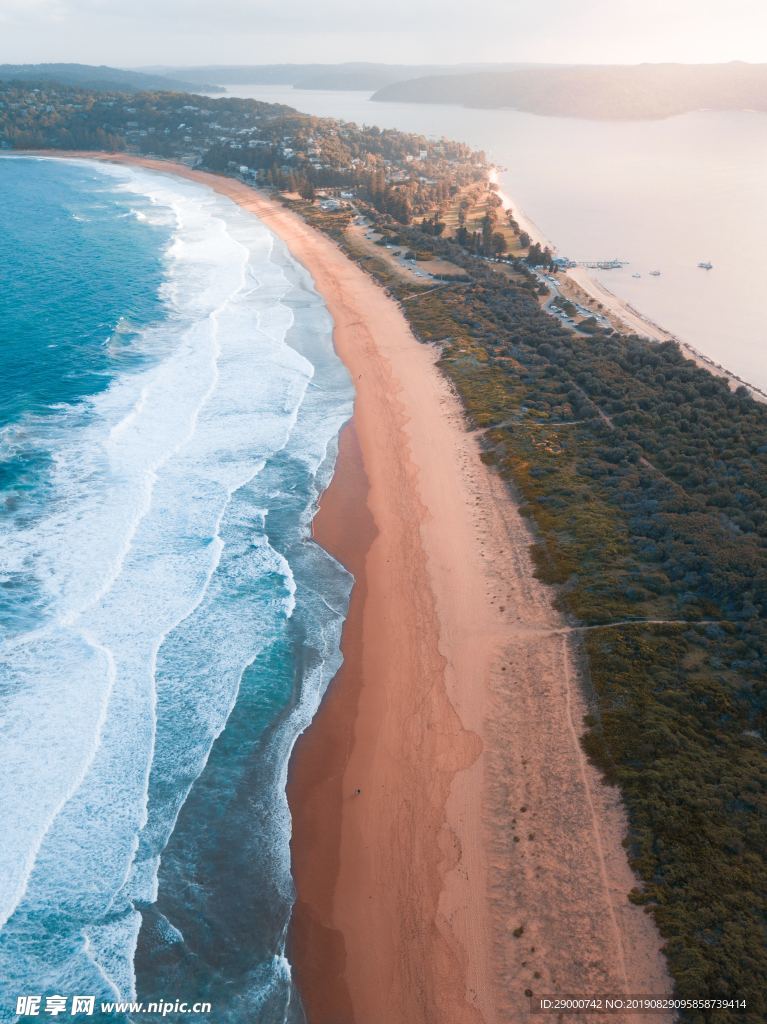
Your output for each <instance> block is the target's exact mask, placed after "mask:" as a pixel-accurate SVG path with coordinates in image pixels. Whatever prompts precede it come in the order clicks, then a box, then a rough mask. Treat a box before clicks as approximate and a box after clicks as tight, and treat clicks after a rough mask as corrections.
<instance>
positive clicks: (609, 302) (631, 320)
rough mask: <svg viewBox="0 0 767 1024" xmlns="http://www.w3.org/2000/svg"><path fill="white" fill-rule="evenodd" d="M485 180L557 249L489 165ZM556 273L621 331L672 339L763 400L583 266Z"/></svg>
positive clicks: (539, 238) (523, 224) (533, 232)
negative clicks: (495, 187)
mask: <svg viewBox="0 0 767 1024" xmlns="http://www.w3.org/2000/svg"><path fill="white" fill-rule="evenodd" d="M488 180H489V182H490V183H492V184H495V185H497V186H498V189H497V194H498V196H499V197H500V199H501V202H502V204H503V209H504V210H511V211H512V212H513V214H514V219H515V220H516V221H517V223H518V224H519V226H520V228H521V229H522V230H523V231H525V232H526V233H527V234H528V235H529V236H530V238H531V239H532V241H533V242H537V243H538V244H539V245H540V246H541V247H542V248H549V249H550V250H551V252H552V253H556V252H557V251H558V247H557V245H556V244H555V243H554V242H552V241H551V240H550V239H548V238H547V237H546V236H545V235H544V234H543V232H542V231H541V229H540V228H539V227H538V225H537V224H536V223H535V221H533V220H531V219H530V217H528V216H527V214H526V213H524V211H523V210H522V208H521V207H520V206H519V204H518V203H516V202H515V201H514V199H513V198H512V197H511V196H510V195H509V193H508V192H505V191H504V190H503V189H502V188H501V187H500V183H499V181H498V172H497V170H495V169H493V170H492V171H491V172H490V176H489V179H488ZM560 275H561V277H564V278H566V279H567V280H569V281H572V282H573V284H574V285H575V287H576V288H577V289H579V290H580V291H581V292H582V293H584V294H585V296H586V299H587V300H590V301H592V302H593V303H595V304H597V305H601V306H603V307H604V309H605V314H606V315H607V317H608V318H610V319H611V320H612V322H613V325H614V326H615V327H616V329H618V330H621V329H622V333H627V334H638V335H640V337H645V338H649V339H650V340H651V341H657V342H665V341H673V342H674V343H675V344H676V345H678V346H679V349H680V350H681V352H682V354H683V355H684V356H686V358H687V359H690V360H691V361H692V362H693V363H695V365H696V366H700V367H701V368H702V369H704V370H708V372H709V373H712V374H713V375H714V376H715V377H722V378H723V379H724V380H726V381H727V382H728V384H729V386H730V389H731V390H733V391H734V390H736V388H738V387H744V388H747V389H748V391H749V393H750V394H751V397H752V398H753V399H754V400H755V401H757V402H767V391H764V390H762V388H760V387H758V386H757V385H756V384H751V383H749V381H747V380H744V379H743V378H742V377H739V376H738V375H737V374H736V373H733V372H732V371H731V370H728V369H727V367H725V366H722V364H721V363H717V362H716V361H715V360H714V359H712V358H711V357H710V356H707V355H704V353H703V352H700V351H699V350H698V349H696V348H695V347H694V346H693V345H692V344H690V342H688V341H683V340H682V339H681V338H680V337H678V336H677V335H675V334H673V333H672V332H671V331H667V330H666V329H665V327H661V325H660V324H658V323H656V322H655V321H654V320H652V319H651V318H650V317H649V316H647V315H646V314H644V313H642V312H641V311H640V310H638V309H636V308H635V307H634V306H632V305H631V303H630V302H628V301H627V300H625V299H621V298H620V297H619V296H618V295H616V294H615V292H613V291H611V290H610V289H609V288H608V287H607V286H606V285H605V284H603V283H602V282H601V281H598V280H597V279H596V278H595V277H592V275H591V274H590V273H589V272H588V270H587V269H586V268H585V267H570V268H568V269H567V270H564V271H561V272H560Z"/></svg>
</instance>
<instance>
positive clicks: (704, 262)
mask: <svg viewBox="0 0 767 1024" xmlns="http://www.w3.org/2000/svg"><path fill="white" fill-rule="evenodd" d="M698 266H699V267H700V269H701V270H713V268H714V264H713V263H709V261H708V260H701V262H700V263H699V264H698Z"/></svg>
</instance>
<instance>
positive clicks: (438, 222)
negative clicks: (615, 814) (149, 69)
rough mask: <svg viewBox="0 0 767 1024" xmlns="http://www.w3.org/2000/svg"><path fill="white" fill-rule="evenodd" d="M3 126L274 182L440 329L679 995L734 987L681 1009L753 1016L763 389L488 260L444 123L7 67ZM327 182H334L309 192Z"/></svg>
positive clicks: (759, 840)
mask: <svg viewBox="0 0 767 1024" xmlns="http://www.w3.org/2000/svg"><path fill="white" fill-rule="evenodd" d="M105 105H106V106H105ZM151 129H155V130H151ZM102 133H103V135H102ZM104 138H106V139H107V140H108V142H104V141H103V139H104ZM0 143H4V144H5V145H6V146H13V147H22V146H23V147H33V146H37V147H49V146H54V147H62V148H69V147H95V146H103V145H107V144H109V145H114V146H115V147H116V148H129V149H132V150H133V151H137V152H141V153H146V154H148V155H160V156H163V155H165V156H174V157H177V158H182V159H187V161H188V162H195V163H197V164H200V165H203V166H205V167H207V168H209V169H213V170H219V171H223V172H224V173H229V174H235V175H237V176H239V177H241V178H243V179H244V180H246V181H248V180H249V181H254V182H259V183H263V184H272V185H274V186H275V187H277V188H280V189H282V190H286V191H290V193H291V196H292V198H291V200H290V201H291V204H292V205H293V206H294V208H295V209H297V210H298V211H299V212H300V213H302V214H303V215H304V216H305V217H306V218H307V219H309V220H310V221H311V222H312V223H314V224H316V225H317V226H318V227H319V228H321V229H322V230H324V231H326V232H327V233H328V234H329V235H331V236H332V237H333V238H334V239H336V240H337V241H338V243H339V244H340V245H341V246H342V247H345V248H346V251H347V252H348V253H349V254H350V256H352V258H355V259H357V260H358V261H360V262H361V263H362V265H363V266H364V267H365V269H366V270H367V271H368V272H369V273H371V274H372V275H373V276H374V277H376V278H377V279H378V280H379V281H380V282H381V283H382V284H383V285H384V287H386V288H387V289H388V290H389V292H390V293H391V294H392V295H393V296H394V297H395V298H396V299H397V300H398V301H399V302H400V303H401V305H402V308H403V310H404V312H405V314H406V316H407V317H408V319H409V321H410V323H411V324H412V326H413V329H414V331H415V332H416V334H417V336H418V337H419V338H421V339H422V340H423V341H425V342H432V343H435V344H438V345H439V346H440V351H441V360H440V364H441V366H442V368H443V370H444V372H445V373H446V374H447V376H448V377H449V379H450V380H451V381H452V383H453V384H454V386H455V388H456V390H457V392H458V394H459V395H460V396H461V399H462V401H463V403H464V407H465V409H466V415H467V418H468V421H469V425H470V427H471V428H473V429H475V430H476V431H477V432H478V436H479V437H480V439H481V443H482V447H483V458H484V460H485V462H486V463H487V464H488V465H490V466H492V467H493V468H494V470H495V471H497V472H498V473H499V474H500V475H501V476H502V477H503V478H504V479H505V480H506V481H507V482H508V484H509V486H510V487H511V488H513V490H514V492H515V493H516V494H517V495H518V497H519V498H520V500H521V503H522V509H523V512H524V513H525V514H526V515H527V516H528V518H529V521H530V523H531V526H532V528H533V532H534V536H535V545H534V550H533V554H534V559H535V564H536V569H537V572H538V574H539V576H540V578H541V579H543V580H544V581H546V582H548V583H550V584H552V585H553V586H555V587H556V588H557V589H556V593H557V601H558V603H559V606H560V608H561V610H562V612H563V613H564V614H565V615H566V616H567V617H568V619H569V621H570V622H571V623H572V624H573V626H574V627H575V629H576V632H577V634H578V635H580V636H581V637H582V649H583V651H584V654H585V655H586V661H587V665H588V677H589V678H588V683H589V686H590V688H591V690H592V692H593V700H592V710H591V713H590V715H589V717H588V720H587V722H586V726H587V732H586V735H585V740H584V743H585V747H586V750H587V752H588V754H589V756H590V757H591V758H592V760H593V761H594V763H595V764H597V765H599V767H600V768H601V770H602V771H603V772H604V774H605V776H606V778H607V779H608V780H609V781H610V782H611V783H614V784H616V785H618V786H620V788H621V791H622V794H623V797H624V800H625V803H626V807H627V811H628V816H629V833H628V836H627V848H628V852H629V856H630V860H631V863H632V865H633V867H634V868H635V870H636V872H637V874H638V876H639V878H640V879H641V885H640V886H638V887H637V889H636V891H635V892H634V893H633V894H632V899H633V900H634V901H635V902H637V903H639V904H643V905H644V906H645V907H646V908H647V911H648V912H650V913H652V914H653V915H654V917H655V920H656V921H657V923H658V927H659V929H660V932H661V934H662V936H663V938H664V941H665V948H666V953H667V956H668V961H669V965H670V969H671V973H672V975H673V977H674V981H675V985H676V990H677V994H678V995H680V996H684V997H690V998H698V997H701V996H721V997H724V998H734V997H738V998H745V999H746V1000H747V1001H748V1009H747V1011H745V1012H743V1011H739V1010H727V1009H723V1010H719V1011H716V1012H713V1013H712V1012H708V1011H706V1012H703V1011H693V1010H690V1011H686V1012H685V1013H684V1014H683V1015H682V1016H683V1017H684V1019H685V1020H687V1021H689V1022H692V1024H704V1022H708V1021H713V1022H716V1024H720V1022H721V1024H725V1022H729V1021H735V1020H738V1021H744V1020H747V1021H754V1022H756V1021H762V1020H764V1019H767V996H765V993H766V992H767V942H766V941H765V938H767V935H766V933H765V910H766V909H767V907H766V906H765V904H766V903H767V814H766V813H765V811H767V806H766V804H767V801H766V800H765V791H766V789H767V785H766V784H767V769H766V767H765V757H764V739H765V727H766V725H767V723H766V722H765V703H766V701H765V697H766V687H765V679H766V678H767V615H766V613H767V407H765V406H764V405H761V404H758V403H757V402H755V401H754V400H753V399H752V398H751V397H750V395H749V394H748V392H747V391H746V389H745V388H740V389H738V390H737V391H735V392H733V391H731V390H730V388H729V386H728V384H727V382H726V381H724V380H723V379H720V378H717V377H714V376H712V375H711V374H710V373H709V372H708V371H706V370H704V369H702V368H700V367H698V366H696V365H695V364H694V363H692V362H691V361H690V360H688V359H686V358H685V357H684V356H683V355H682V353H681V351H680V350H679V348H678V347H677V346H676V345H675V344H673V343H664V344H657V343H652V342H649V341H647V340H645V339H642V338H639V337H634V336H629V337H626V336H622V335H618V334H616V333H615V332H614V331H612V330H610V329H604V328H603V327H600V326H599V324H598V323H597V322H596V320H594V321H593V322H591V323H590V324H589V330H588V333H585V332H584V331H582V330H580V329H579V330H568V329H565V327H564V326H562V324H561V323H560V322H559V321H558V320H557V319H556V318H555V317H552V316H550V315H548V314H547V313H546V312H545V311H544V310H543V309H542V308H541V302H540V298H541V296H540V282H539V281H538V280H537V279H536V278H535V277H534V276H533V274H532V272H531V270H530V265H529V264H530V262H535V260H533V261H529V259H528V258H527V257H525V256H523V255H519V256H517V255H513V256H508V255H507V256H505V257H504V261H505V262H504V263H503V264H498V263H495V262H493V259H494V258H497V253H498V252H500V251H502V248H503V247H502V246H501V242H500V241H499V240H498V239H495V238H494V236H495V235H496V234H498V235H500V236H501V237H503V238H504V241H505V242H506V244H507V246H508V247H509V249H511V248H512V246H510V245H509V239H508V236H507V234H506V233H505V232H504V231H502V230H500V227H504V225H500V227H499V224H498V217H497V204H495V203H494V202H493V201H492V200H489V201H488V202H487V203H486V204H485V212H484V213H483V215H482V216H483V218H484V217H485V216H487V218H488V222H487V223H481V222H477V223H476V224H472V223H471V218H470V217H467V216H466V212H467V210H468V209H469V207H468V206H467V207H465V208H464V216H463V218H461V217H460V210H461V203H462V202H463V199H462V197H463V195H464V193H465V191H466V190H467V189H470V188H472V187H473V185H475V184H476V183H477V182H479V181H482V180H484V179H485V177H486V167H485V165H484V161H483V158H482V157H481V155H478V154H471V153H470V152H469V151H468V150H467V149H466V147H461V146H459V145H458V144H454V143H446V142H439V143H435V142H433V141H428V140H425V139H421V138H419V137H417V136H410V135H402V134H400V133H397V132H381V131H379V130H378V129H369V128H356V127H355V126H353V125H346V124H343V123H340V122H337V121H322V120H320V119H317V118H308V117H304V116H303V115H298V114H296V113H295V112H293V111H290V110H289V108H283V107H269V106H268V105H266V104H259V103H256V102H255V101H248V100H212V99H207V98H205V99H203V98H201V97H190V96H184V95H180V94H179V95H173V94H161V95H159V96H158V94H139V96H135V95H132V96H123V97H120V96H117V95H113V96H110V95H106V96H105V95H104V94H99V96H98V97H95V96H89V95H87V94H84V93H82V92H77V91H76V90H71V89H63V88H62V89H59V90H58V91H56V90H51V89H50V88H48V87H46V88H40V89H30V88H25V89H21V88H20V87H19V86H18V85H10V86H1V85H0ZM327 187H333V188H336V189H337V190H338V196H339V199H340V200H343V202H339V203H338V204H337V205H335V204H328V203H326V204H325V206H324V207H323V205H322V203H318V202H316V201H314V200H313V196H314V192H315V190H316V189H318V188H327ZM345 192H347V194H348V197H350V198H349V201H346V200H345V199H344V193H345ZM451 210H452V212H451ZM492 211H496V215H495V216H494V215H493V212H492ZM359 214H363V215H364V216H365V218H366V219H367V222H368V223H370V224H373V225H374V226H375V228H376V231H377V232H379V233H380V234H381V235H382V236H383V238H384V240H388V241H389V242H391V243H393V242H394V240H396V244H397V245H399V246H400V247H402V248H403V249H405V250H407V251H410V252H412V253H416V254H417V253H424V252H428V254H429V255H430V256H431V255H433V256H434V257H435V258H436V259H438V260H441V261H447V262H449V263H451V264H453V265H455V267H457V268H458V269H459V271H460V274H459V276H458V277H457V278H455V279H443V280H438V281H437V280H435V279H431V280H429V281H424V283H423V284H418V283H415V282H414V281H413V280H412V279H409V278H408V277H407V276H406V275H402V274H398V273H396V272H395V270H394V269H393V265H392V263H391V262H387V260H385V259H383V258H377V257H375V256H371V255H370V254H364V255H363V254H361V253H360V251H359V250H358V249H355V248H354V247H353V246H350V244H349V242H348V239H347V228H348V225H349V223H350V221H351V220H352V219H353V218H355V217H357V216H358V215H359ZM419 217H420V222H419V220H418V218H419ZM461 229H463V231H461ZM516 238H517V244H516V246H515V248H516V251H519V249H520V246H521V247H522V248H525V242H526V243H527V246H528V247H529V241H530V240H529V239H526V240H525V239H523V238H521V236H519V235H517V236H516ZM542 255H543V256H545V254H542ZM528 256H529V253H528ZM535 258H536V259H537V258H538V257H537V256H536V257H535Z"/></svg>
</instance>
